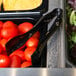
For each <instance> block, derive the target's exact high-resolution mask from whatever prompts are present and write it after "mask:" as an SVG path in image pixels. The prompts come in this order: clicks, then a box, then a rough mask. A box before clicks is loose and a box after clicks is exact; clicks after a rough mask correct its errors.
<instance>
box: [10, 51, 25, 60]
mask: <svg viewBox="0 0 76 76" xmlns="http://www.w3.org/2000/svg"><path fill="white" fill-rule="evenodd" d="M13 55H17V56H19V57H20V58H21V60H22V61H24V60H25V59H24V52H23V50H16V51H14V52H13V53H11V54H10V57H11V56H13Z"/></svg>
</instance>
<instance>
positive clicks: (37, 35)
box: [33, 31, 40, 39]
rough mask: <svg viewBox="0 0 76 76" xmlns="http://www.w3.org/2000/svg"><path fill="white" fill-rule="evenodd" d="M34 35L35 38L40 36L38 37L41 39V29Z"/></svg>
mask: <svg viewBox="0 0 76 76" xmlns="http://www.w3.org/2000/svg"><path fill="white" fill-rule="evenodd" d="M33 37H34V38H38V39H39V38H40V32H39V31H37V32H36V33H35V34H34V35H33Z"/></svg>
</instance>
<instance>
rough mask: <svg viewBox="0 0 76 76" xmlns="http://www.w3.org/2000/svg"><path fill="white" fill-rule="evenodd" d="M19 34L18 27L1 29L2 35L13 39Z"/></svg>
mask: <svg viewBox="0 0 76 76" xmlns="http://www.w3.org/2000/svg"><path fill="white" fill-rule="evenodd" d="M17 35H18V29H17V28H8V29H7V28H5V29H2V30H1V36H2V37H3V38H5V39H11V38H13V37H15V36H17Z"/></svg>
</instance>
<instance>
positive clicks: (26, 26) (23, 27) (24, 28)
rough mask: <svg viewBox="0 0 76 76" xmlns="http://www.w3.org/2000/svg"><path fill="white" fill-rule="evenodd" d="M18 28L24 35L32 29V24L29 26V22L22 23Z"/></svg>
mask: <svg viewBox="0 0 76 76" xmlns="http://www.w3.org/2000/svg"><path fill="white" fill-rule="evenodd" d="M18 28H19V31H20V32H21V33H26V32H28V31H29V30H31V29H32V28H33V24H31V23H29V22H24V23H22V24H20V25H19V26H18Z"/></svg>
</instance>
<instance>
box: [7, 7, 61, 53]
mask: <svg viewBox="0 0 76 76" xmlns="http://www.w3.org/2000/svg"><path fill="white" fill-rule="evenodd" d="M54 17H55V20H54V22H53V24H52V26H51V28H50V30H49V31H48V32H47V33H46V36H48V34H49V33H50V34H49V35H52V33H53V32H54V31H55V30H56V29H57V28H58V27H59V23H60V22H61V20H62V19H61V18H62V9H60V8H56V9H54V10H53V11H52V12H50V13H48V14H46V15H44V16H42V17H41V18H40V19H39V20H38V21H37V22H36V24H35V25H34V27H33V28H32V29H31V30H30V31H28V32H27V33H24V34H22V35H19V36H16V37H14V38H12V39H11V40H9V41H8V42H7V44H6V50H7V51H8V54H10V53H12V52H13V51H14V50H17V49H18V48H20V47H21V46H23V45H24V44H25V42H26V41H27V40H28V39H29V38H30V37H32V35H33V34H34V33H35V32H37V31H38V30H39V29H41V27H45V26H44V25H40V24H41V23H42V22H47V23H49V22H50V20H51V19H53V18H54ZM44 39H45V38H44ZM40 44H41V42H40ZM40 44H39V45H40Z"/></svg>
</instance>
